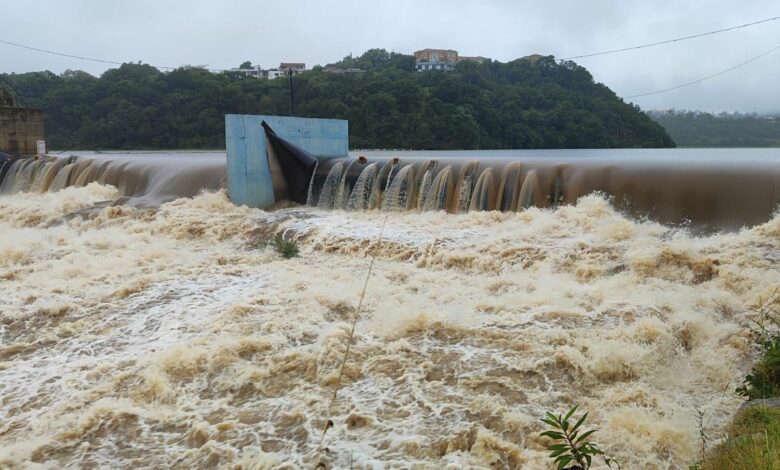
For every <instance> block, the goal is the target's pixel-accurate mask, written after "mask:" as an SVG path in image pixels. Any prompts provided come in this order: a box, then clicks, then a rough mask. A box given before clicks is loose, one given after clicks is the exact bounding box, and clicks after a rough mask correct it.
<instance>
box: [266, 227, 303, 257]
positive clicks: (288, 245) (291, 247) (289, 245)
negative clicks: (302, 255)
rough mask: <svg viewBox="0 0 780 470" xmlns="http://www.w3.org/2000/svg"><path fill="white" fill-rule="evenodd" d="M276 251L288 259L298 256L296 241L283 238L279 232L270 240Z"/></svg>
mask: <svg viewBox="0 0 780 470" xmlns="http://www.w3.org/2000/svg"><path fill="white" fill-rule="evenodd" d="M271 245H273V247H274V249H275V250H276V252H277V253H279V254H280V255H282V258H285V259H290V258H295V257H296V256H298V243H297V242H296V241H295V240H293V239H290V240H285V239H284V235H283V234H282V233H281V232H279V233H277V234H276V236H275V237H274V239H273V241H272V242H271Z"/></svg>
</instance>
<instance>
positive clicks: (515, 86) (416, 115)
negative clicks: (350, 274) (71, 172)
mask: <svg viewBox="0 0 780 470" xmlns="http://www.w3.org/2000/svg"><path fill="white" fill-rule="evenodd" d="M336 65H337V66H340V67H351V68H360V69H363V70H365V72H364V73H355V74H336V73H327V72H326V71H324V70H323V69H322V68H321V67H315V68H314V69H313V70H311V71H309V72H306V73H304V74H302V75H299V76H296V77H295V78H294V79H293V82H294V83H293V86H294V98H295V102H294V110H295V114H296V115H297V116H309V117H331V118H342V119H348V120H349V123H350V144H351V146H352V147H354V148H404V149H478V148H583V147H668V146H673V145H674V142H673V141H672V140H671V138H670V137H669V136H668V135H667V134H666V132H665V131H664V130H663V129H662V128H661V127H660V126H659V125H658V124H656V123H655V122H653V121H652V120H651V119H649V118H648V117H647V116H646V115H645V114H643V113H641V112H640V110H639V108H637V107H635V106H631V105H629V104H626V103H624V102H623V101H622V100H621V99H619V98H618V97H617V96H616V95H615V94H614V93H613V92H612V91H611V90H610V89H609V88H607V87H606V86H604V85H603V84H600V83H595V82H594V80H593V77H592V76H591V75H590V73H588V71H587V70H585V69H584V68H583V67H580V66H579V65H577V64H575V63H574V62H556V61H555V59H554V58H553V57H541V56H533V57H532V58H528V59H519V60H515V61H512V62H509V63H499V62H494V61H488V62H487V63H483V64H477V63H466V62H463V63H460V64H458V66H457V69H456V71H454V72H450V73H445V72H438V71H431V72H425V73H417V72H415V71H414V58H413V57H411V56H407V55H403V54H397V53H389V52H387V51H384V50H381V49H374V50H370V51H368V52H366V53H365V54H363V55H362V56H360V57H356V58H352V57H348V58H345V59H344V60H343V61H342V62H340V63H338V64H336ZM0 77H3V78H5V79H6V80H7V81H8V82H10V83H11V84H12V85H13V87H14V88H15V89H16V90H17V91H18V92H19V93H20V94H21V95H23V96H22V97H23V104H26V105H27V106H33V107H40V108H43V109H44V111H45V112H46V119H47V121H46V125H47V138H48V140H49V146H50V147H51V148H59V149H75V148H82V149H92V148H103V149H132V148H136V149H137V148H223V146H224V115H225V114H226V113H245V114H277V115H287V114H289V112H290V98H289V97H290V95H289V93H290V91H289V83H288V81H287V80H286V79H276V80H259V79H254V78H245V77H244V78H242V77H240V76H237V75H232V74H230V73H219V74H215V73H211V72H209V71H206V70H203V69H199V68H180V69H177V70H173V71H171V72H165V73H163V72H160V71H159V70H157V69H155V68H154V67H151V66H149V65H142V64H124V65H122V66H121V67H119V68H116V69H111V70H108V71H106V72H105V73H104V74H103V75H101V76H100V77H99V78H98V77H93V76H91V75H89V74H87V73H85V72H81V71H67V72H65V73H64V74H62V75H56V74H53V73H51V72H36V73H25V74H11V75H4V76H2V75H0Z"/></svg>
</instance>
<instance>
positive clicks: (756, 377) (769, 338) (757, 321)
mask: <svg viewBox="0 0 780 470" xmlns="http://www.w3.org/2000/svg"><path fill="white" fill-rule="evenodd" d="M749 313H752V314H753V315H751V316H748V321H749V322H750V324H751V330H752V333H753V336H755V337H756V338H757V342H758V346H759V347H760V349H761V357H760V358H759V360H758V361H757V362H756V363H755V365H754V366H753V368H752V369H751V371H750V373H749V374H747V376H746V377H745V380H744V381H743V383H742V386H741V387H739V388H737V389H736V392H737V394H738V395H741V396H743V397H746V398H748V399H751V400H753V399H757V398H767V397H773V396H780V291H779V290H778V289H776V290H775V291H774V292H772V294H770V295H769V296H766V297H761V298H759V299H758V301H757V302H756V303H755V305H753V306H751V308H750V312H749Z"/></svg>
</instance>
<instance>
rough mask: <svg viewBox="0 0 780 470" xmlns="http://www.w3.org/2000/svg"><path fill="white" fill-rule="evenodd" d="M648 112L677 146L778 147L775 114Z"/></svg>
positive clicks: (778, 125) (779, 125) (779, 127)
mask: <svg viewBox="0 0 780 470" xmlns="http://www.w3.org/2000/svg"><path fill="white" fill-rule="evenodd" d="M648 115H649V116H650V117H651V118H652V119H653V120H654V121H656V122H657V123H659V124H660V125H662V126H663V127H664V129H666V132H668V133H669V135H671V136H672V138H673V139H674V141H675V142H677V145H679V146H680V147H780V117H778V116H758V115H755V114H739V113H733V114H729V113H721V114H717V115H715V114H709V113H703V112H697V111H674V110H673V111H663V112H661V111H652V112H648Z"/></svg>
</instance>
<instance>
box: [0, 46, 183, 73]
mask: <svg viewBox="0 0 780 470" xmlns="http://www.w3.org/2000/svg"><path fill="white" fill-rule="evenodd" d="M0 43H2V44H6V45H9V46H14V47H20V48H22V49H28V50H31V51H36V52H42V53H44V54H51V55H57V56H60V57H69V58H71V59H79V60H89V61H92V62H98V63H101V64H111V65H122V64H123V62H117V61H115V60H106V59H96V58H94V57H86V56H80V55H75V54H66V53H64V52H57V51H51V50H48V49H41V48H38V47H33V46H28V45H25V44H19V43H18V42H12V41H6V40H3V39H0ZM152 67H154V68H157V69H165V70H176V68H177V67H166V66H162V65H153V66H152Z"/></svg>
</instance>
